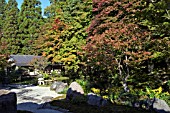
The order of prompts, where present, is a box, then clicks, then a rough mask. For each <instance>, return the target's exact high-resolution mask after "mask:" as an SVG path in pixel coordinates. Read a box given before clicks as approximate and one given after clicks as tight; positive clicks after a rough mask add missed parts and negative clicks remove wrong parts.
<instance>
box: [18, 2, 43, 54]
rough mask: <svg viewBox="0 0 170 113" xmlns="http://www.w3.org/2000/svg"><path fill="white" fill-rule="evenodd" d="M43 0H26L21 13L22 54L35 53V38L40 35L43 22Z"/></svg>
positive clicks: (20, 36) (20, 35) (19, 21)
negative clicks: (41, 0)
mask: <svg viewBox="0 0 170 113" xmlns="http://www.w3.org/2000/svg"><path fill="white" fill-rule="evenodd" d="M40 5H41V2H40V1H39V0H24V2H23V4H22V5H21V11H20V14H19V19H18V23H19V35H18V37H19V38H20V50H19V52H20V53H21V54H34V50H33V47H34V40H35V39H36V38H37V37H38V33H39V32H40V31H39V29H40V26H41V25H42V23H43V18H42V15H41V14H42V10H41V6H40Z"/></svg>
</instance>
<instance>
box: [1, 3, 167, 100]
mask: <svg viewBox="0 0 170 113" xmlns="http://www.w3.org/2000/svg"><path fill="white" fill-rule="evenodd" d="M40 4H41V2H40V1H39V0H31V1H30V0H24V2H23V3H22V6H21V8H20V10H19V9H18V8H17V2H16V0H8V3H6V2H5V0H0V40H1V42H0V65H1V70H3V69H4V67H6V66H7V65H8V63H7V62H6V58H7V56H8V55H9V54H25V55H28V54H31V55H42V56H45V57H46V58H47V59H48V61H50V62H51V63H58V62H62V63H63V64H64V65H65V70H66V73H65V75H63V76H68V77H69V78H70V79H69V80H70V81H74V80H77V79H80V80H82V83H84V84H86V85H87V87H86V88H88V87H90V88H92V87H94V88H95V89H100V90H98V92H97V93H98V94H99V95H101V96H105V97H106V98H109V99H110V100H111V101H116V100H118V97H120V95H122V94H123V93H130V94H133V95H138V96H139V97H142V96H143V98H144V96H148V97H154V96H156V97H159V98H162V99H165V100H166V101H168V102H169V100H168V99H169V96H168V95H169V93H170V79H169V78H170V76H169V75H170V1H169V0H155V1H152V0H121V1H119V0H50V6H48V7H46V8H45V10H44V15H45V16H46V18H45V17H43V16H42V9H41V7H40ZM87 83H89V84H87ZM169 103H170V102H169Z"/></svg>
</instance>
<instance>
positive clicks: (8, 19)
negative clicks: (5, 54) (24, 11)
mask: <svg viewBox="0 0 170 113" xmlns="http://www.w3.org/2000/svg"><path fill="white" fill-rule="evenodd" d="M17 6H18V3H17V2H16V0H9V1H8V3H7V5H6V6H5V13H4V14H5V18H4V25H3V37H4V38H5V40H6V42H7V47H8V48H7V50H9V53H10V54H16V53H17V52H18V49H19V46H18V43H17V33H18V23H17V19H18V13H19V9H18V7H17Z"/></svg>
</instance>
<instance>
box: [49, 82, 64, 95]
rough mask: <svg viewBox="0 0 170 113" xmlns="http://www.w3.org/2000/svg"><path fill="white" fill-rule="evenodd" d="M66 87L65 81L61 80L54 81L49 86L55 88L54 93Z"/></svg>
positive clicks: (51, 88)
mask: <svg viewBox="0 0 170 113" xmlns="http://www.w3.org/2000/svg"><path fill="white" fill-rule="evenodd" d="M66 87H67V83H64V82H61V81H54V82H53V83H52V84H51V86H50V90H55V92H56V93H59V92H61V91H63V90H64V88H66Z"/></svg>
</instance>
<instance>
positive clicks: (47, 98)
mask: <svg viewBox="0 0 170 113" xmlns="http://www.w3.org/2000/svg"><path fill="white" fill-rule="evenodd" d="M52 100H53V97H51V96H44V97H42V101H43V102H50V101H52Z"/></svg>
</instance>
